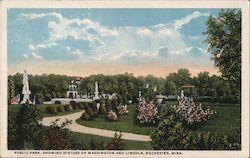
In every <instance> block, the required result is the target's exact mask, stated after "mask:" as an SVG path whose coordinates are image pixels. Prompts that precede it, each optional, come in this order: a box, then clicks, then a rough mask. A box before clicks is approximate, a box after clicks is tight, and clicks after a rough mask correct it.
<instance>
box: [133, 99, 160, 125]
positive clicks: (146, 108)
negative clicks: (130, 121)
mask: <svg viewBox="0 0 250 158" xmlns="http://www.w3.org/2000/svg"><path fill="white" fill-rule="evenodd" d="M137 110H138V115H137V119H138V120H139V122H140V123H141V124H147V123H152V124H155V123H156V120H157V118H158V108H157V107H156V106H155V104H153V101H150V102H149V103H147V102H146V101H145V99H142V100H141V101H140V102H139V105H138V107H137Z"/></svg>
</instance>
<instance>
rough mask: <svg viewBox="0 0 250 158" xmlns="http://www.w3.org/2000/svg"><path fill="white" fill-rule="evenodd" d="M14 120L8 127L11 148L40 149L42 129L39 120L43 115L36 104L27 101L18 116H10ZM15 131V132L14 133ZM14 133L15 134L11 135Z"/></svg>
mask: <svg viewBox="0 0 250 158" xmlns="http://www.w3.org/2000/svg"><path fill="white" fill-rule="evenodd" d="M10 119H12V120H14V121H13V122H11V123H10V125H9V128H8V130H9V131H8V132H9V133H8V134H9V136H8V137H9V138H11V140H10V141H9V142H8V146H9V148H10V149H38V148H39V141H38V138H39V137H40V131H41V128H42V126H41V124H40V123H39V120H40V119H41V116H40V114H39V112H38V111H37V109H36V106H34V105H29V103H28V102H27V103H26V104H23V105H21V106H20V108H19V111H18V113H17V114H16V116H13V117H10ZM12 132H15V133H12ZM12 134H14V136H11V135H12Z"/></svg>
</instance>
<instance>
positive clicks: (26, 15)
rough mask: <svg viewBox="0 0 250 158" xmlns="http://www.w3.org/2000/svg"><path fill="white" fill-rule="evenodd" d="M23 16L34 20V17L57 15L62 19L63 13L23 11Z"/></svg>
mask: <svg viewBox="0 0 250 158" xmlns="http://www.w3.org/2000/svg"><path fill="white" fill-rule="evenodd" d="M20 16H21V17H24V18H26V19H28V20H34V19H40V18H44V17H47V16H53V17H57V18H58V19H62V15H61V14H60V13H56V12H52V13H40V14H36V13H21V14H20Z"/></svg>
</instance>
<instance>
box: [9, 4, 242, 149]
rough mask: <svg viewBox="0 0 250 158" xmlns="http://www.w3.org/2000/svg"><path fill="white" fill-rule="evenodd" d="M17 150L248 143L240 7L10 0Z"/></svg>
mask: <svg viewBox="0 0 250 158" xmlns="http://www.w3.org/2000/svg"><path fill="white" fill-rule="evenodd" d="M7 89H8V98H7V99H8V149H9V150H241V10H239V9H125V8H124V9H90V8H89V9H86V8H85V9H9V10H8V88H7Z"/></svg>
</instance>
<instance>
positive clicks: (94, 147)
mask: <svg viewBox="0 0 250 158" xmlns="http://www.w3.org/2000/svg"><path fill="white" fill-rule="evenodd" d="M88 149H90V150H105V149H106V148H105V145H104V142H103V141H101V142H100V143H98V142H97V141H96V140H95V139H91V141H90V142H89V146H88Z"/></svg>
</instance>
